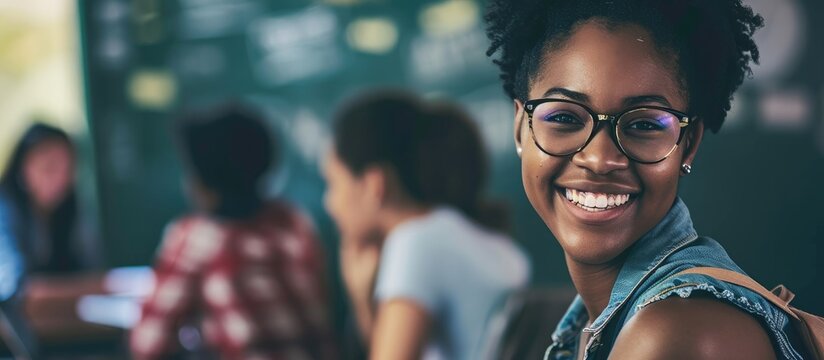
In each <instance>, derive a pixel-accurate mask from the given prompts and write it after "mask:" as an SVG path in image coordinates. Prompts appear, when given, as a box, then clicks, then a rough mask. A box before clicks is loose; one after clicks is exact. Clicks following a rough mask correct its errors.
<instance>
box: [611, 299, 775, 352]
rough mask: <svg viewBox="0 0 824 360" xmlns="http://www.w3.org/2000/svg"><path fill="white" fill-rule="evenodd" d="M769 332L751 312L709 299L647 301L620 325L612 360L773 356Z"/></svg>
mask: <svg viewBox="0 0 824 360" xmlns="http://www.w3.org/2000/svg"><path fill="white" fill-rule="evenodd" d="M775 358H776V356H775V351H774V349H773V346H772V342H771V340H770V337H769V335H768V334H767V331H766V330H765V329H764V328H763V327H762V326H761V323H759V321H758V320H757V319H756V318H755V317H753V316H751V315H750V314H748V313H746V312H744V311H742V310H739V309H738V308H736V307H734V306H732V305H729V304H726V303H724V302H722V301H718V300H714V299H709V298H700V297H699V298H689V299H681V298H669V299H666V300H662V301H659V302H656V303H653V304H651V305H649V306H648V307H646V308H644V309H643V310H641V311H639V312H638V313H637V314H635V316H633V317H632V318H631V319H630V320H629V321H628V322H627V323H626V325H624V328H623V329H621V332H620V333H619V335H618V338H617V339H616V341H615V346H614V347H613V349H612V352H611V353H610V359H752V360H757V359H765V360H766V359H775Z"/></svg>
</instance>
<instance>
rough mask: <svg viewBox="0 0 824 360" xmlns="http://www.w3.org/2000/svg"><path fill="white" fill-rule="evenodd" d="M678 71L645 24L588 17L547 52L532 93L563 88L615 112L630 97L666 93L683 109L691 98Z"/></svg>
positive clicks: (594, 104) (665, 94) (668, 97)
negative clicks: (685, 93) (609, 22)
mask: <svg viewBox="0 0 824 360" xmlns="http://www.w3.org/2000/svg"><path fill="white" fill-rule="evenodd" d="M677 69H678V68H677V63H676V61H675V58H674V56H672V55H670V54H668V53H666V52H664V51H662V50H660V49H658V48H657V47H656V45H655V42H654V40H653V38H652V36H651V34H650V33H649V32H648V31H647V30H645V29H644V28H642V27H640V26H637V25H632V24H622V25H615V26H607V25H605V24H603V23H601V22H598V21H588V22H585V23H583V24H580V25H578V26H576V27H575V28H574V29H573V32H572V33H571V35H570V36H569V38H568V39H566V40H565V41H564V42H563V43H562V44H561V45H560V46H558V47H554V48H552V47H550V49H549V50H545V52H544V54H543V61H542V63H541V66H540V69H539V71H538V73H537V74H536V76H535V78H534V80H533V81H532V83H531V86H530V90H529V95H530V98H538V97H542V95H543V94H544V92H545V91H546V90H548V89H550V88H553V87H562V88H566V89H569V90H573V91H576V92H580V93H584V94H586V95H588V96H589V97H590V99H591V105H593V106H597V107H604V108H610V110H615V107H616V106H618V104H619V103H620V102H622V101H623V99H625V98H628V97H633V96H640V95H660V96H663V97H665V98H666V99H667V100H668V101H669V103H670V104H671V105H672V106H673V107H676V108H683V107H684V106H685V105H686V99H685V96H684V95H683V93H684V92H683V91H682V89H681V86H680V82H679V80H678V72H677V71H678V70H677ZM603 110H606V109H603Z"/></svg>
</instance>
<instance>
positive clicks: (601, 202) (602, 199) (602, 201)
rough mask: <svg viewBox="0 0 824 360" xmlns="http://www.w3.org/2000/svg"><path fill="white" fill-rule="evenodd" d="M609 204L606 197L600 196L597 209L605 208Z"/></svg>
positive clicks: (596, 205)
mask: <svg viewBox="0 0 824 360" xmlns="http://www.w3.org/2000/svg"><path fill="white" fill-rule="evenodd" d="M607 204H609V201H608V200H607V196H606V195H598V199H597V200H596V202H595V207H599V208H605V207H607Z"/></svg>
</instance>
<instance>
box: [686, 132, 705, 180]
mask: <svg viewBox="0 0 824 360" xmlns="http://www.w3.org/2000/svg"><path fill="white" fill-rule="evenodd" d="M684 135H685V138H684V139H683V144H684V154H683V157H682V159H681V164H688V165H690V166H691V165H692V163H693V161H694V160H695V154H697V153H698V147H699V146H700V145H701V140H702V139H703V138H704V122H703V121H701V119H697V121H696V122H695V123H694V124H693V125H692V126H690V127H689V129H687V133H686V134H684ZM681 175H682V176H683V175H685V174H684V173H683V172H682V173H681Z"/></svg>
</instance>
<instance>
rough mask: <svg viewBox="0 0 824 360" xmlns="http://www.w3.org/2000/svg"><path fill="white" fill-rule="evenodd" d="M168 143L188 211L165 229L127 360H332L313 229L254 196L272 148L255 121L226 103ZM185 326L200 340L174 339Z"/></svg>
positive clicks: (286, 206)
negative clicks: (174, 145)
mask: <svg viewBox="0 0 824 360" xmlns="http://www.w3.org/2000/svg"><path fill="white" fill-rule="evenodd" d="M175 135H176V137H177V140H178V145H179V150H180V155H181V157H182V160H183V164H184V174H185V181H184V184H185V187H186V192H187V195H188V196H189V198H190V200H191V202H192V205H193V206H192V207H193V209H192V211H191V212H190V213H188V214H186V215H184V216H182V217H180V218H179V219H176V220H175V221H173V222H172V223H171V224H169V226H168V227H167V229H166V233H165V234H164V237H163V241H162V243H161V245H160V248H159V250H158V255H157V260H156V262H155V265H154V278H155V285H154V289H153V291H152V294H151V295H149V296H148V297H147V298H146V299H145V301H144V302H143V304H142V313H141V319H140V321H139V322H138V324H137V325H136V326H135V327H134V328H133V329H132V332H131V334H130V342H129V345H130V348H131V352H132V356H133V358H135V359H169V358H178V357H182V358H196V359H201V358H215V357H219V358H221V359H336V358H337V355H336V354H335V353H336V349H335V344H334V341H333V338H332V333H331V322H330V319H329V315H328V311H327V294H328V290H327V288H326V269H325V265H324V264H325V260H324V258H325V256H324V254H323V249H322V248H321V244H320V243H319V242H318V240H317V237H316V236H315V231H314V226H312V223H311V220H310V219H309V218H308V217H306V216H304V215H303V214H302V213H301V212H300V211H299V210H298V209H297V208H296V207H295V206H294V205H292V204H290V203H289V202H287V201H285V200H283V199H269V198H267V197H266V196H265V195H264V193H263V189H262V185H263V180H264V176H265V174H266V173H267V171H268V170H269V169H270V168H271V167H273V166H275V165H277V156H276V154H275V153H276V152H277V151H278V144H277V143H276V142H275V141H274V138H273V137H272V136H271V135H270V133H269V128H268V127H267V126H266V118H265V117H264V115H263V114H262V113H260V112H258V111H257V110H256V109H254V108H253V107H251V106H249V105H245V104H243V103H237V102H231V103H227V104H223V105H219V106H217V107H214V108H211V109H207V110H205V111H198V112H194V113H191V114H189V115H187V116H184V117H181V118H179V120H178V122H177V127H176V134H175ZM187 325H195V326H196V327H197V329H199V330H200V334H202V339H203V340H202V342H201V343H198V342H196V341H190V342H189V343H187V344H182V343H179V342H178V341H177V338H178V337H177V334H178V333H179V332H180V331H181V329H182V328H183V327H185V326H187ZM180 345H186V346H184V347H185V348H186V350H185V351H184V350H183V349H182V348H183V347H181V346H180Z"/></svg>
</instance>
